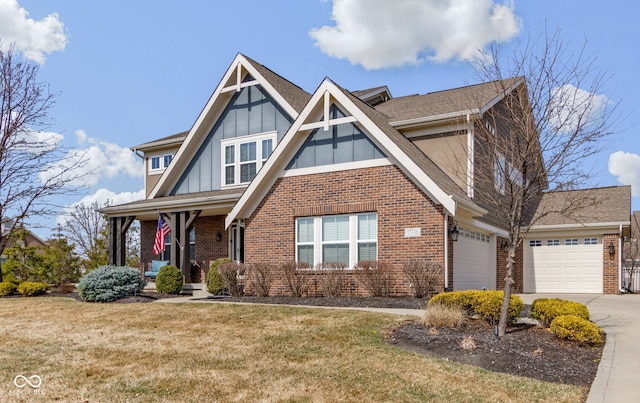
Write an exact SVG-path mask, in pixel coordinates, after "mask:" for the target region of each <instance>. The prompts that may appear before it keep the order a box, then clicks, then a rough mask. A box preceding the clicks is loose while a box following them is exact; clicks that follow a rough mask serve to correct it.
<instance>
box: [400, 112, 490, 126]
mask: <svg viewBox="0 0 640 403" xmlns="http://www.w3.org/2000/svg"><path fill="white" fill-rule="evenodd" d="M480 115H481V114H480V109H469V110H464V111H456V112H449V113H443V114H440V115H433V116H423V117H419V118H414V119H406V120H397V121H395V122H389V124H390V125H391V126H393V127H394V128H395V129H409V128H412V127H419V126H428V125H431V124H442V123H446V122H455V121H458V120H460V119H465V120H466V119H467V116H469V118H477V117H480Z"/></svg>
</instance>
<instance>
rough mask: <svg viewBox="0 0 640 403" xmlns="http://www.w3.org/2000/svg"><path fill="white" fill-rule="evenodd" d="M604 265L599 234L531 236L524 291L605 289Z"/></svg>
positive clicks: (589, 291)
mask: <svg viewBox="0 0 640 403" xmlns="http://www.w3.org/2000/svg"><path fill="white" fill-rule="evenodd" d="M602 265H603V249H602V241H601V239H600V238H598V237H587V238H584V237H582V238H569V239H553V238H550V239H528V240H527V241H526V242H525V246H524V292H540V293H602Z"/></svg>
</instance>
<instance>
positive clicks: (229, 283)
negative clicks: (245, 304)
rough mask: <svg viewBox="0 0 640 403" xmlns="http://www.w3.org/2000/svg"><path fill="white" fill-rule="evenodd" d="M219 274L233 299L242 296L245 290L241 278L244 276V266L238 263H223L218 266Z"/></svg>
mask: <svg viewBox="0 0 640 403" xmlns="http://www.w3.org/2000/svg"><path fill="white" fill-rule="evenodd" d="M218 272H219V273H220V277H221V278H222V283H223V284H224V288H226V290H227V291H228V292H229V294H231V296H233V297H239V296H241V295H242V291H243V290H242V285H241V283H240V278H239V277H240V276H244V265H243V264H240V263H236V262H229V263H223V264H221V265H220V266H218Z"/></svg>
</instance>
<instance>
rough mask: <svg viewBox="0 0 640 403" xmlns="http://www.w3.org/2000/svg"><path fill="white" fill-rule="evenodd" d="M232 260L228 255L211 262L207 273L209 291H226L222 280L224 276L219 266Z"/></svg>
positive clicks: (218, 293) (221, 292) (216, 293)
mask: <svg viewBox="0 0 640 403" xmlns="http://www.w3.org/2000/svg"><path fill="white" fill-rule="evenodd" d="M230 262H232V260H231V259H229V258H228V257H221V258H220V259H216V260H214V261H213V262H211V265H210V266H209V272H208V273H207V280H206V281H207V291H209V292H210V293H211V294H213V295H222V294H223V293H224V290H225V287H224V283H223V282H222V277H221V276H220V272H218V266H220V265H221V264H225V263H230Z"/></svg>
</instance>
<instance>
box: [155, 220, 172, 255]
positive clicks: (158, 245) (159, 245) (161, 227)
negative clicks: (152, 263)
mask: <svg viewBox="0 0 640 403" xmlns="http://www.w3.org/2000/svg"><path fill="white" fill-rule="evenodd" d="M170 233H171V228H169V224H167V223H166V222H164V220H163V219H162V216H160V218H158V229H157V230H156V238H155V239H154V241H153V254H154V255H158V254H160V252H163V251H164V238H165V237H166V236H167V234H170Z"/></svg>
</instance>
